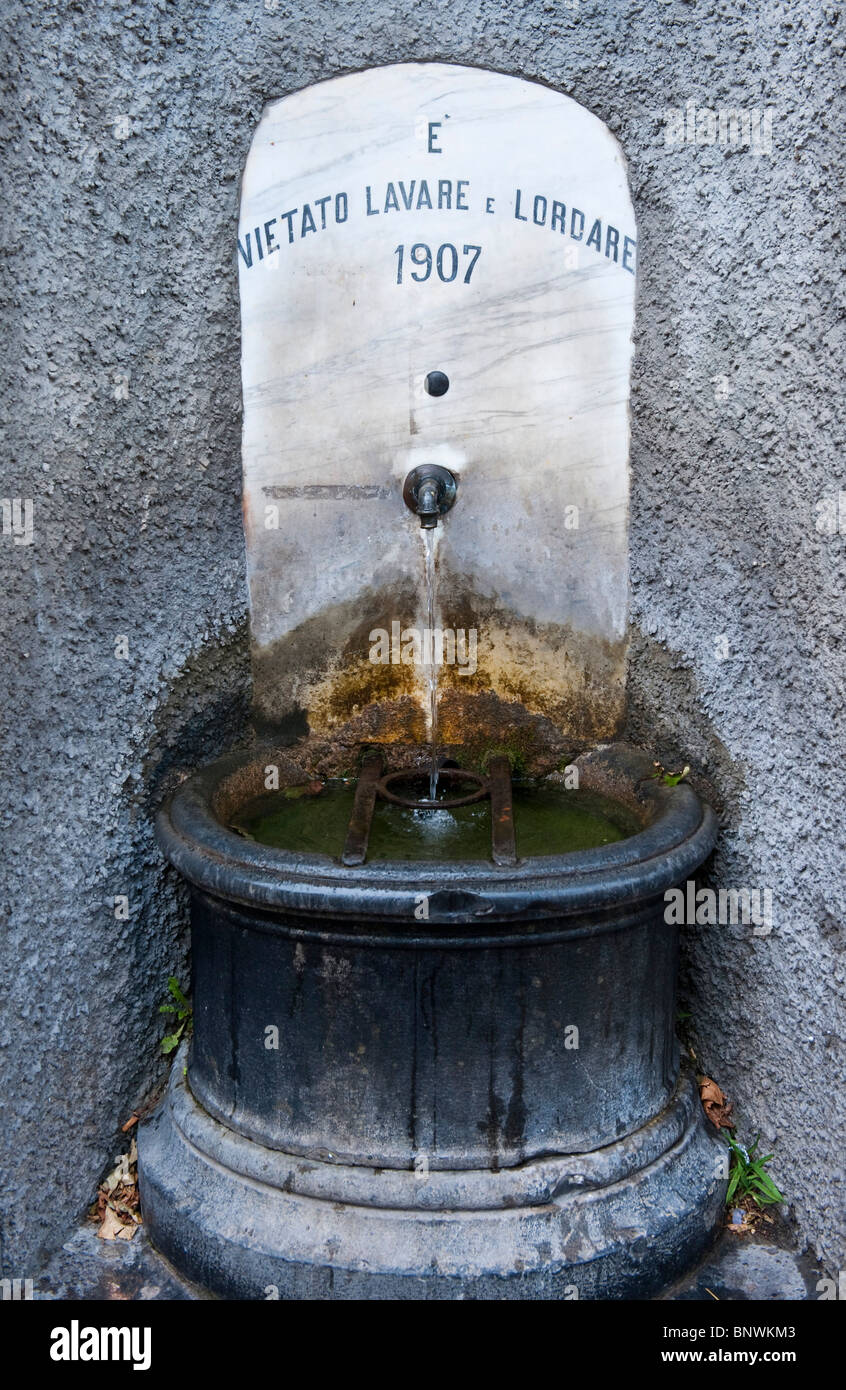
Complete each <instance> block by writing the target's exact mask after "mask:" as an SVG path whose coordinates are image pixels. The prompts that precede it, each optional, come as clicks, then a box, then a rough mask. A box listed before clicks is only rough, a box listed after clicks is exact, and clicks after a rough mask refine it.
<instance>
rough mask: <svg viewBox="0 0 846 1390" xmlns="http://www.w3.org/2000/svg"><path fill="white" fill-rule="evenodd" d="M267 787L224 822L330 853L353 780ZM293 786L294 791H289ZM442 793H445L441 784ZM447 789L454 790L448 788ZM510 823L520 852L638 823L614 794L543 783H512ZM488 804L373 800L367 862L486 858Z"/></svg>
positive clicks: (594, 838)
mask: <svg viewBox="0 0 846 1390" xmlns="http://www.w3.org/2000/svg"><path fill="white" fill-rule="evenodd" d="M314 785H315V784H313V783H312V784H310V785H309V787H307V788H304V789H303V791H302V794H300V795H297V794H295V793H296V792H297V791H299V789H297V788H292V789H288V790H287V791H279V792H269V793H268V794H267V795H265V796H261V797H257V798H255V800H253V801H250V802H248V803H247V805H246V806H244V807H243V808H242V809H241V811H240V812H239V813H238V815H237V816H236V817H235V818H234V819H233V821H232V827H233V829H235V830H238V831H240V832H241V833H242V834H245V835H247V836H248V837H249V838H250V839H253V840H256V841H258V842H259V843H260V844H263V845H270V846H272V847H273V848H274V849H283V850H289V851H291V852H292V853H296V854H328V855H331V856H332V858H338V857H339V856H340V853H341V850H342V849H343V845H344V840H345V839H346V834H347V826H348V825H349V819H350V814H351V812H352V807H353V798H354V796H355V783H354V782H327V783H326V784H325V786H324V787H323V788H322V789H321V790H320V791H319V792H314V791H313V790H312V788H313V787H314ZM292 793H294V794H292ZM443 794H444V796H446V795H449V793H448V792H447V791H446V789H445V790H444V793H443ZM453 794H454V792H453ZM513 794H514V827H515V832H516V838H517V853H518V855H519V857H520V858H521V859H526V858H529V857H533V856H535V855H542V854H572V853H573V852H574V851H576V850H586V849H598V848H599V847H600V846H601V845H610V844H613V843H614V841H616V840H623V839H625V838H626V837H627V836H628V835H634V834H636V833H637V832H638V830H639V829H640V828H641V827H640V825H639V824H638V822H637V820H636V819H635V817H634V816H633V815H632V814H631V812H629V811H627V810H626V808H625V807H624V806H621V805H620V804H619V803H618V802H616V801H612V800H610V799H609V798H608V797H604V796H600V795H599V794H598V793H597V792H591V791H582V790H580V791H566V790H564V788H562V787H554V786H548V785H528V784H524V785H521V784H520V783H517V784H515V786H514V793H513ZM490 857H491V808H490V802H489V801H488V800H487V799H485V800H483V801H476V802H474V803H473V804H472V805H470V806H456V807H454V808H453V809H451V810H437V809H433V810H424V811H415V810H412V809H411V808H408V807H404V806H395V805H393V804H392V803H390V802H387V801H382V800H377V802H376V807H375V810H374V812H373V821H372V824H371V827H370V840H369V845H368V851H367V860H368V863H371V864H372V863H374V862H379V861H382V862H383V863H384V862H386V861H389V860H411V861H415V862H426V861H435V860H440V861H442V862H443V861H446V862H450V861H451V862H456V861H460V860H473V859H478V860H489V859H490Z"/></svg>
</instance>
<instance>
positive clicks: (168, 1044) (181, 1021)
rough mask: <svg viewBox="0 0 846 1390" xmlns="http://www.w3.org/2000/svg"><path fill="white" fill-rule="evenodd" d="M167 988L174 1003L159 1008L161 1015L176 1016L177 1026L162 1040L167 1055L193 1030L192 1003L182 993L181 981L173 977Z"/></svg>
mask: <svg viewBox="0 0 846 1390" xmlns="http://www.w3.org/2000/svg"><path fill="white" fill-rule="evenodd" d="M167 988H168V993H169V994H170V995H171V998H172V999H173V1000H174V1002H173V1003H172V1004H161V1005H160V1006H159V1013H160V1014H175V1015H176V1024H175V1027H174V1030H173V1032H172V1033H166V1034H165V1036H164V1037H163V1038H162V1041H161V1049H162V1052H164V1053H165V1054H167V1053H168V1052H173V1050H174V1048H176V1047H178V1046H179V1044H180V1042H181V1041H182V1035H183V1033H186V1032H187V1034H188V1036H190V1034H191V1028H192V1017H191V1015H192V1012H193V1011H192V1008H191V1005H190V1003H189V1002H188V1000H187V999H186V998H185V995H184V994H183V993H182V989H181V987H180V984H179V981H178V980H177V978H176V976H175V975H171V976H170V977H169V978H168V982H167Z"/></svg>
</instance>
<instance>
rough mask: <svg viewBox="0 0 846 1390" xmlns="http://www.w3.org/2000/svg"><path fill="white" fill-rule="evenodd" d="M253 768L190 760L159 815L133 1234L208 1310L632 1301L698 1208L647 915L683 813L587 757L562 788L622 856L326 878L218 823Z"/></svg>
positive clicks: (691, 1247)
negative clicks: (163, 954) (160, 1059)
mask: <svg viewBox="0 0 846 1390" xmlns="http://www.w3.org/2000/svg"><path fill="white" fill-rule="evenodd" d="M274 760H275V761H276V762H277V763H278V764H279V765H280V766H281V767H282V768H283V780H284V779H287V780H289V782H290V783H291V784H293V783H294V782H296V781H297V780H298V779H301V778H302V776H303V773H304V769H303V768H302V767H301V766H299V765H298V764H297V762H296V758H295V755H294V754H293V752H292V751H291V750H288V751H287V752H277V753H276V754H275V755H274ZM267 761H268V757H267V755H265V754H262V756H261V757H256V755H255V753H254V752H253V753H250V754H245V755H241V756H236V757H232V758H228V759H224V760H222V761H221V762H218V763H216V764H215V765H214V766H212V767H211V768H208V769H205V770H204V771H202V772H201V773H198V774H197V775H196V776H195V777H193V778H192V779H190V780H189V781H188V782H186V783H185V784H183V786H182V787H181V788H180V789H179V791H178V793H177V794H176V796H175V798H174V799H173V801H172V803H171V804H170V805H169V806H168V807H167V808H166V809H165V810H164V811H163V813H162V816H161V818H160V825H159V829H160V835H161V838H162V842H163V844H164V847H165V850H166V852H167V854H168V857H169V858H170V859H171V861H172V862H173V863H174V864H175V865H176V867H177V868H178V869H179V870H180V872H181V873H182V874H183V875H184V877H185V878H186V879H187V880H188V882H189V884H190V885H191V897H192V950H193V991H194V1002H195V1031H194V1038H193V1042H192V1045H191V1051H190V1055H186V1053H185V1050H183V1053H181V1054H180V1056H179V1057H178V1058H177V1061H176V1064H175V1065H174V1067H173V1071H172V1074H171V1083H170V1088H169V1091H168V1095H167V1097H166V1100H165V1102H164V1104H163V1105H162V1107H161V1108H160V1109H159V1111H158V1113H157V1114H156V1116H155V1117H154V1118H153V1120H152V1121H151V1122H150V1123H149V1124H147V1125H146V1126H144V1127H143V1129H142V1132H141V1134H140V1136H139V1172H140V1181H141V1196H142V1206H143V1213H144V1219H145V1221H146V1223H147V1225H148V1228H149V1230H150V1234H151V1236H152V1239H153V1241H154V1243H155V1244H156V1245H157V1246H158V1247H159V1249H160V1250H161V1251H162V1252H163V1253H164V1254H165V1255H166V1256H168V1258H169V1259H170V1260H171V1261H172V1262H173V1263H174V1264H175V1265H176V1266H177V1267H178V1268H179V1269H180V1270H182V1271H183V1272H184V1273H185V1274H187V1275H189V1276H190V1277H191V1278H192V1279H194V1280H196V1281H198V1282H199V1283H201V1284H204V1285H205V1286H207V1287H208V1288H209V1289H211V1290H213V1291H214V1292H216V1293H218V1294H221V1295H222V1296H224V1297H228V1298H265V1297H268V1296H272V1295H273V1292H274V1291H278V1294H279V1296H280V1297H282V1298H318V1299H322V1298H327V1299H329V1298H355V1299H359V1298H365V1299H370V1298H375V1299H380V1298H388V1299H394V1298H398V1299H405V1298H408V1299H428V1298H432V1299H452V1298H493V1299H500V1298H502V1299H510V1298H517V1299H528V1298H542V1299H546V1298H599V1299H620V1298H646V1297H649V1296H651V1295H652V1294H654V1293H656V1292H657V1291H658V1290H660V1289H661V1288H662V1287H663V1286H664V1285H665V1284H667V1283H669V1282H670V1281H671V1280H672V1279H674V1278H676V1277H677V1276H678V1275H679V1274H681V1273H682V1272H683V1271H684V1270H685V1268H686V1267H688V1266H689V1265H691V1264H693V1263H694V1262H695V1261H696V1260H697V1258H698V1257H699V1256H700V1255H701V1254H702V1252H703V1251H704V1250H705V1249H706V1247H707V1246H708V1245H709V1243H710V1241H711V1240H712V1239H713V1236H714V1232H715V1229H716V1225H717V1222H718V1218H719V1212H720V1209H721V1206H722V1203H723V1200H724V1195H725V1181H724V1178H723V1177H722V1176H721V1175H722V1173H723V1166H724V1165H723V1157H724V1153H725V1148H724V1146H723V1145H722V1144H720V1142H719V1141H718V1140H717V1139H716V1138H715V1137H714V1136H712V1135H711V1134H709V1133H708V1132H706V1128H705V1122H704V1119H703V1117H702V1112H701V1107H700V1104H699V1100H698V1094H697V1090H696V1085H695V1080H694V1079H693V1078H692V1077H691V1076H690V1075H689V1074H688V1073H687V1072H686V1071H685V1070H681V1071H680V1070H679V1064H678V1047H677V1044H676V1041H675V1036H674V1017H675V980H676V967H677V950H678V942H677V928H676V927H674V926H670V925H667V924H666V923H665V921H664V893H665V891H666V890H667V889H668V888H670V887H673V886H674V885H676V884H678V883H680V882H683V881H684V880H685V879H686V878H688V877H689V876H690V875H692V874H693V873H694V872H695V870H696V868H697V867H698V866H699V864H700V863H701V862H702V861H703V859H704V858H705V857H706V856H707V854H708V853H709V852H710V850H711V848H712V846H713V843H714V838H715V831H716V826H715V820H714V817H713V814H712V812H711V811H710V810H709V808H708V807H706V806H703V804H702V803H701V802H700V801H699V799H698V798H697V796H696V795H695V793H694V792H693V791H692V789H691V788H690V787H688V786H685V785H679V786H677V787H673V788H669V787H665V786H662V785H659V784H658V783H657V782H656V781H654V780H649V774H651V773H652V771H653V765H652V761H651V759H650V758H649V757H648V756H647V755H645V754H643V753H640V752H637V751H635V750H633V749H630V748H627V747H626V746H624V745H612V746H609V747H606V748H603V749H598V750H596V751H594V752H593V753H590V754H587V755H585V756H583V757H582V758H581V759H579V761H578V765H579V768H580V774H581V785H582V786H583V787H586V788H588V789H591V788H592V789H595V790H597V791H601V792H603V793H604V794H606V795H611V796H614V797H616V798H618V799H619V800H621V801H623V802H624V803H626V804H627V805H628V807H629V809H630V810H633V811H636V813H637V815H638V818H639V820H640V823H641V825H642V826H643V828H642V830H641V831H640V832H639V833H638V834H635V835H633V836H631V837H630V838H628V839H625V840H622V841H619V842H618V843H616V844H613V845H608V846H605V847H604V848H602V849H599V850H591V851H587V852H584V853H578V854H571V855H563V856H560V857H552V856H550V857H544V858H537V859H533V860H524V861H522V862H520V863H518V864H517V865H516V866H513V867H502V868H497V867H495V866H494V865H492V864H491V865H483V864H478V863H477V864H467V865H454V864H449V865H440V866H435V865H429V864H408V865H393V864H391V865H379V866H371V865H367V864H364V865H362V866H360V867H358V868H355V869H352V870H351V869H349V868H344V867H343V866H342V865H341V864H340V863H339V862H338V861H335V860H332V859H330V858H328V856H327V857H318V856H314V857H312V858H310V859H309V860H304V859H299V858H297V857H296V856H293V855H290V854H284V853H282V852H280V851H275V850H271V849H268V848H266V847H263V846H261V845H257V844H254V843H250V842H248V841H245V840H243V839H241V838H239V837H238V836H237V835H236V834H234V833H233V832H231V831H230V830H228V829H227V828H226V826H227V823H228V820H229V818H230V816H231V815H232V813H233V811H234V810H235V809H236V808H237V806H238V805H240V804H242V803H243V802H244V801H245V800H246V799H248V798H249V797H250V796H251V795H253V794H254V793H255V791H256V790H258V789H260V788H261V785H262V783H261V776H262V771H263V768H264V766H265V764H266V762H267ZM421 899H425V902H426V906H427V909H428V913H429V915H428V919H425V920H419V918H420V904H421Z"/></svg>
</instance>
